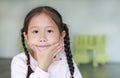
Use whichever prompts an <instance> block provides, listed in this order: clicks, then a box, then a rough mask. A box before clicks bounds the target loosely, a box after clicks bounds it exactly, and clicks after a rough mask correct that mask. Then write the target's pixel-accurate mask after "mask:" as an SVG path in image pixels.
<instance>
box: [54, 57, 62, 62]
mask: <svg viewBox="0 0 120 78" xmlns="http://www.w3.org/2000/svg"><path fill="white" fill-rule="evenodd" d="M61 60H62V57H59V58H54V59H53V62H55V61H61Z"/></svg>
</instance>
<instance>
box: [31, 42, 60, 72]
mask: <svg viewBox="0 0 120 78" xmlns="http://www.w3.org/2000/svg"><path fill="white" fill-rule="evenodd" d="M32 48H33V50H34V52H35V55H36V59H37V61H38V66H39V67H40V68H41V69H43V70H44V71H47V70H48V67H49V66H50V65H51V63H52V62H53V61H54V60H55V59H56V58H55V57H56V55H57V54H58V53H59V52H60V50H61V49H62V48H61V45H60V43H57V44H55V45H52V46H51V47H48V48H47V49H44V50H42V51H41V50H40V49H39V47H37V46H35V45H33V46H32Z"/></svg>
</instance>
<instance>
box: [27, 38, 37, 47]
mask: <svg viewBox="0 0 120 78" xmlns="http://www.w3.org/2000/svg"><path fill="white" fill-rule="evenodd" d="M28 43H29V45H32V44H36V43H37V37H33V36H29V37H28Z"/></svg>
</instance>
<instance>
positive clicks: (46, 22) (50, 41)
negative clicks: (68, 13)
mask: <svg viewBox="0 0 120 78" xmlns="http://www.w3.org/2000/svg"><path fill="white" fill-rule="evenodd" d="M23 34H24V36H25V39H26V40H27V42H28V44H29V46H32V45H35V46H37V47H39V48H40V49H45V48H47V47H50V46H52V45H54V44H55V43H57V42H61V41H62V39H63V38H64V36H65V31H63V32H62V33H61V34H60V32H59V29H58V26H57V25H56V24H55V22H54V21H53V20H52V19H51V18H50V17H49V16H48V15H46V14H45V13H41V14H39V15H35V16H33V17H32V19H31V21H30V23H29V26H28V34H26V33H25V32H24V33H23Z"/></svg>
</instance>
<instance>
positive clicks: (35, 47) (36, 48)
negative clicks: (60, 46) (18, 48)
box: [32, 45, 40, 53]
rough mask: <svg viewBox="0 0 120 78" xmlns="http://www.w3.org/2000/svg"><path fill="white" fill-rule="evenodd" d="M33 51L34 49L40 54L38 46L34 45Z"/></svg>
mask: <svg viewBox="0 0 120 78" xmlns="http://www.w3.org/2000/svg"><path fill="white" fill-rule="evenodd" d="M32 49H33V50H34V51H35V52H36V53H38V52H40V50H39V48H38V47H37V46H35V45H32Z"/></svg>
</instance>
